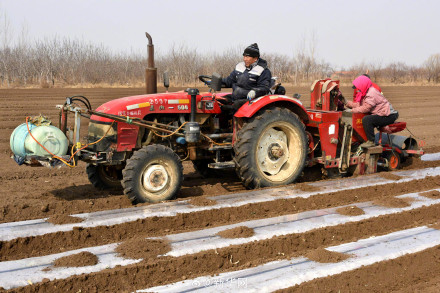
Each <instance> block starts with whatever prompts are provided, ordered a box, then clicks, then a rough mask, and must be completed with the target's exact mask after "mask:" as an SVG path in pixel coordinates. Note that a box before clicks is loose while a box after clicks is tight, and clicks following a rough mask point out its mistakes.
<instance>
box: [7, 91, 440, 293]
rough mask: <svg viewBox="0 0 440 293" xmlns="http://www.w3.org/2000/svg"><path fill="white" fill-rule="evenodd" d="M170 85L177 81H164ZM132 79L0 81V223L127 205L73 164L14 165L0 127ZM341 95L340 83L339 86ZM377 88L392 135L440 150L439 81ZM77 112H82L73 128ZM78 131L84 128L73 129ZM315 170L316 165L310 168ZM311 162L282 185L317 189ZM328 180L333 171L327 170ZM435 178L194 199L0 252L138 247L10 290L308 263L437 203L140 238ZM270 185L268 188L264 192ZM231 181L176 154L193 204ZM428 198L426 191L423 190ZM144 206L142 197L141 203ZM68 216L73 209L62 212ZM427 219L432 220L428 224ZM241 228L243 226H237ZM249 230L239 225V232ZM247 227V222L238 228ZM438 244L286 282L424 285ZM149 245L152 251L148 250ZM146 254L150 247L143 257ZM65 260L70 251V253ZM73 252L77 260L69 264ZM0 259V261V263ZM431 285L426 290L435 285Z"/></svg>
mask: <svg viewBox="0 0 440 293" xmlns="http://www.w3.org/2000/svg"><path fill="white" fill-rule="evenodd" d="M172 90H180V89H170V91H172ZM287 90H288V95H292V94H293V93H295V92H297V93H300V94H301V95H302V97H301V100H302V101H303V103H304V105H305V106H306V107H307V106H308V105H309V104H310V103H309V89H308V88H288V89H287ZM143 91H144V89H14V90H4V89H3V90H0V162H1V163H2V164H1V166H0V182H1V186H0V194H1V197H0V223H9V222H16V221H25V220H32V219H41V218H49V221H51V222H52V223H54V224H64V223H74V222H78V221H81V219H80V218H75V217H74V215H75V214H82V213H90V212H97V211H103V210H111V209H119V208H132V207H133V205H132V204H131V202H130V201H129V200H128V198H127V197H126V196H125V195H124V194H123V192H122V189H115V190H111V191H108V190H97V189H95V188H94V187H93V186H92V185H91V184H90V183H89V181H88V178H87V174H86V172H85V164H84V163H82V162H80V163H79V164H78V166H77V167H76V168H68V167H63V168H61V169H48V168H43V167H40V168H33V167H27V166H18V165H17V164H16V163H15V162H14V160H12V159H11V158H10V157H11V151H10V147H9V137H10V135H11V133H12V131H13V130H14V129H15V127H17V126H18V125H19V124H21V123H23V122H24V121H25V117H26V116H35V115H38V114H40V113H41V114H43V115H45V116H49V117H50V118H51V119H52V121H53V122H54V124H55V125H58V110H57V109H56V108H55V105H57V104H63V103H64V98H65V97H67V96H72V95H74V94H81V95H84V96H86V97H88V98H89V99H90V102H91V104H92V107H93V108H97V107H98V106H99V105H101V104H102V103H104V102H106V101H109V100H112V99H115V98H119V97H124V96H131V95H138V94H142V93H143ZM342 91H343V93H344V94H345V95H346V96H348V97H349V96H350V93H352V90H351V89H350V88H342ZM383 92H384V93H385V95H386V97H387V98H388V99H389V100H390V101H391V103H392V104H393V106H394V108H395V109H397V110H398V111H399V121H406V122H407V125H408V128H409V130H410V131H411V133H410V132H408V131H407V130H405V131H403V132H402V134H401V135H408V136H409V135H411V134H412V135H413V136H415V137H416V139H417V140H418V141H423V142H424V143H425V146H424V147H423V149H424V150H425V151H426V152H427V153H436V152H440V133H439V125H440V115H439V113H440V99H439V93H440V88H438V87H383ZM87 122H88V121H87V120H86V119H84V120H83V121H82V125H83V127H82V128H83V129H86V128H87ZM81 135H84V134H83V133H82V134H81ZM437 166H440V161H433V162H423V161H421V160H420V159H419V158H414V159H413V160H412V162H411V164H407V165H405V166H404V167H403V169H421V168H427V167H437ZM316 174H318V175H316ZM382 175H383V177H384V178H387V179H389V180H392V181H393V180H396V181H397V180H399V179H400V178H399V176H397V175H394V174H390V173H388V174H387V173H383V174H382ZM321 179H322V178H321V170H319V169H317V170H306V171H305V172H304V174H303V176H302V177H301V178H300V179H299V181H300V182H301V183H298V184H297V185H296V186H295V185H292V188H296V189H297V190H300V191H309V192H312V191H313V192H314V191H319V188H316V187H314V186H311V185H309V184H310V183H311V182H312V181H316V180H321ZM332 180H336V179H332ZM435 188H440V177H439V176H434V177H427V178H424V179H419V180H414V181H411V184H408V183H399V182H396V183H394V181H393V183H390V184H386V185H382V186H370V187H365V188H359V189H356V190H354V191H353V190H345V191H344V190H343V191H338V192H332V193H321V194H319V195H314V196H311V197H309V198H292V199H279V198H277V197H276V196H274V197H273V199H274V200H272V201H268V202H261V203H250V204H247V205H243V206H240V207H223V208H221V209H209V210H200V211H197V212H192V213H187V214H177V215H175V216H167V217H151V218H145V219H141V220H136V221H132V222H127V223H122V224H118V225H113V226H105V227H104V226H98V227H92V228H74V229H73V230H72V231H66V232H56V233H48V234H45V235H41V236H32V237H24V238H18V239H14V240H10V241H2V242H0V260H1V261H10V260H18V259H23V258H28V257H34V256H43V255H48V254H54V253H59V252H63V251H69V250H74V249H79V248H85V247H92V246H98V245H104V244H110V243H116V242H120V243H122V244H121V246H120V248H119V249H120V250H119V253H120V254H121V256H124V255H125V256H128V257H131V258H144V260H143V261H141V262H139V263H136V264H132V265H127V266H118V267H116V268H113V269H105V270H103V271H100V272H96V273H90V274H83V275H78V276H73V277H69V278H67V279H56V280H48V279H45V280H44V281H42V282H41V283H36V284H29V285H28V286H24V287H19V288H15V289H12V291H15V292H104V291H107V292H131V291H133V290H137V289H144V288H148V287H153V286H158V285H164V284H168V283H174V282H177V281H181V280H186V279H190V278H195V277H197V276H205V275H215V274H219V273H221V272H226V271H233V270H240V269H245V268H249V267H253V266H257V265H260V264H263V263H267V262H269V261H273V260H281V259H288V258H291V257H294V256H309V257H314V258H315V259H316V260H317V261H320V262H338V261H341V260H343V259H344V257H345V256H340V255H336V254H330V253H328V252H327V251H325V250H324V248H326V247H328V246H333V245H338V244H342V243H346V242H351V241H356V240H358V239H363V238H368V237H371V236H378V235H384V234H388V233H391V232H394V231H398V230H402V229H407V228H412V227H418V226H421V225H434V226H433V227H438V224H439V216H438V215H439V214H440V205H432V206H428V207H426V206H424V207H421V208H418V209H415V210H412V211H407V212H401V213H397V214H392V215H383V216H379V217H375V218H371V219H367V220H362V221H359V222H351V223H346V224H342V225H338V226H333V227H327V228H321V229H315V230H312V231H309V232H305V233H298V234H289V235H285V236H279V237H273V238H271V239H267V240H259V241H253V242H249V243H247V244H242V245H233V246H229V247H225V248H221V249H216V250H215V251H214V250H209V251H204V252H200V253H196V254H190V255H185V256H181V257H171V256H163V255H162V254H164V253H166V252H167V251H168V250H169V247H168V244H167V243H164V242H163V241H159V240H157V241H144V240H143V239H144V238H145V237H156V236H165V235H169V234H175V233H182V232H188V231H195V230H202V229H206V228H212V227H217V226H222V225H228V224H236V223H240V222H243V221H249V220H256V219H264V218H269V217H276V216H280V215H289V214H294V213H298V212H304V211H311V210H317V209H324V208H328V207H339V206H349V207H346V208H343V209H340V210H338V212H339V213H341V214H344V215H349V216H357V215H362V213H363V212H362V210H361V211H359V209H358V208H355V207H353V206H351V205H352V204H354V203H359V202H365V201H372V202H374V203H375V204H377V205H381V206H390V207H402V206H407V205H408V204H411V202H410V201H409V200H402V199H398V198H395V196H398V195H401V194H405V193H411V192H424V191H429V190H431V189H435ZM269 191H270V189H268V192H269ZM239 192H243V193H244V196H245V195H246V196H248V194H247V193H246V194H245V192H247V191H246V190H245V188H244V187H243V186H242V184H241V182H240V181H239V179H238V178H237V177H236V175H235V173H234V171H225V172H222V175H221V177H220V176H217V177H216V178H203V177H202V176H201V175H199V174H198V173H197V172H196V171H195V170H194V168H193V167H192V164H191V163H190V162H184V181H183V186H182V190H181V191H180V193H179V195H178V198H177V199H176V200H174V201H182V200H184V199H188V200H189V202H190V203H191V204H192V205H194V206H199V207H209V206H212V205H215V204H216V203H217V202H216V201H214V200H212V199H209V198H207V197H209V196H213V195H222V194H229V193H239ZM426 196H427V197H430V198H435V199H437V198H438V197H439V196H438V192H432V191H431V192H427V193H426ZM144 205H148V204H144ZM72 215H73V216H72ZM436 225H437V226H436ZM238 228H240V229H236V230H230V231H225V233H226V234H225V233H223V235H222V234H221V233H220V234H219V235H220V236H222V237H225V238H237V237H251V236H252V235H253V231H249V230H247V229H246V228H245V227H242V226H239V227H238ZM248 229H249V228H248ZM246 232H249V233H246ZM250 232H252V233H250ZM439 251H440V250H439V247H434V248H430V249H427V250H424V251H422V252H419V253H415V254H411V255H406V256H402V257H399V258H397V259H395V260H391V261H386V262H380V263H377V264H374V265H370V266H366V267H362V268H360V269H357V270H353V271H349V272H346V273H342V274H339V275H336V276H333V277H327V278H320V279H316V280H313V281H310V282H306V283H303V284H300V285H298V286H295V287H291V288H288V289H286V291H289V292H291V291H295V292H321V291H322V292H391V291H398V292H414V291H417V292H436V291H438V289H439V288H438V285H437V284H438V275H439V273H440V266H439V265H438V264H439V260H440V252H439ZM160 255H161V256H160ZM155 256H157V257H155ZM76 257H77V258H75V257H70V258H67V264H66V266H72V267H74V266H81V265H83V266H84V265H89V264H87V263H86V264H81V262H82V261H84V259H85V257H84V255H77V256H76ZM75 259H77V260H75ZM75 262H78V264H75ZM0 266H1V263H0ZM436 289H437V290H436Z"/></svg>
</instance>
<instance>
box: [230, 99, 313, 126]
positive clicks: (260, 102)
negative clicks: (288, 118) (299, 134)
mask: <svg viewBox="0 0 440 293" xmlns="http://www.w3.org/2000/svg"><path fill="white" fill-rule="evenodd" d="M268 106H278V107H284V108H288V109H290V110H291V111H292V112H294V113H295V114H297V115H298V116H299V118H300V119H301V121H302V122H303V123H304V124H306V123H308V121H309V114H308V113H307V110H306V108H304V106H303V105H302V103H301V101H300V100H298V99H296V98H292V97H288V96H282V95H270V96H262V97H259V98H257V99H255V100H253V101H252V102H251V103H249V102H246V103H245V104H244V105H243V106H241V108H240V109H238V111H237V112H236V113H235V115H234V117H236V118H251V117H253V116H254V115H255V113H257V112H258V111H260V110H261V109H263V108H267V107H268Z"/></svg>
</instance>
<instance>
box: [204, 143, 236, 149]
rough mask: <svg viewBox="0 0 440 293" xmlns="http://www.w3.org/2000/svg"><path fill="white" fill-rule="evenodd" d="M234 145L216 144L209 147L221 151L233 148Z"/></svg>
mask: <svg viewBox="0 0 440 293" xmlns="http://www.w3.org/2000/svg"><path fill="white" fill-rule="evenodd" d="M231 149H232V145H231V144H228V145H214V146H212V147H210V148H209V149H208V151H221V150H231Z"/></svg>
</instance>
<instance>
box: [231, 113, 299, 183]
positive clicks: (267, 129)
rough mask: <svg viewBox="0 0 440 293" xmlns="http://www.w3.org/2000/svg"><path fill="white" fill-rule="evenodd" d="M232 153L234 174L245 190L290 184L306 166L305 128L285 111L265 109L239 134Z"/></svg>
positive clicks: (246, 124) (293, 115) (296, 117)
mask: <svg viewBox="0 0 440 293" xmlns="http://www.w3.org/2000/svg"><path fill="white" fill-rule="evenodd" d="M234 152H235V157H234V161H235V165H236V171H237V174H238V176H239V177H240V178H241V180H242V182H243V185H244V186H245V187H246V188H248V189H252V188H259V187H267V186H277V185H285V184H290V183H292V182H294V181H295V179H296V178H297V177H298V176H299V175H301V172H302V170H303V168H304V166H305V160H306V155H307V136H306V132H305V130H304V124H303V123H302V122H301V121H300V119H299V118H298V116H297V115H296V114H295V113H293V112H291V111H289V110H288V109H284V108H279V107H272V108H269V109H264V110H262V111H260V112H259V113H257V115H255V116H254V117H253V118H251V119H250V120H249V122H247V123H245V124H244V125H243V127H242V128H241V129H240V130H239V132H238V134H237V141H236V143H235V145H234Z"/></svg>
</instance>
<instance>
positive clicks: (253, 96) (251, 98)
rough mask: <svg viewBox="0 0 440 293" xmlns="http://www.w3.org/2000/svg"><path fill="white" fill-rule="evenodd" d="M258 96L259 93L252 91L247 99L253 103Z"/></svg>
mask: <svg viewBox="0 0 440 293" xmlns="http://www.w3.org/2000/svg"><path fill="white" fill-rule="evenodd" d="M256 95H257V93H256V92H255V91H254V90H251V91H249V92H248V94H247V99H248V100H249V101H251V100H253V99H254V98H255V96H256Z"/></svg>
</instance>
